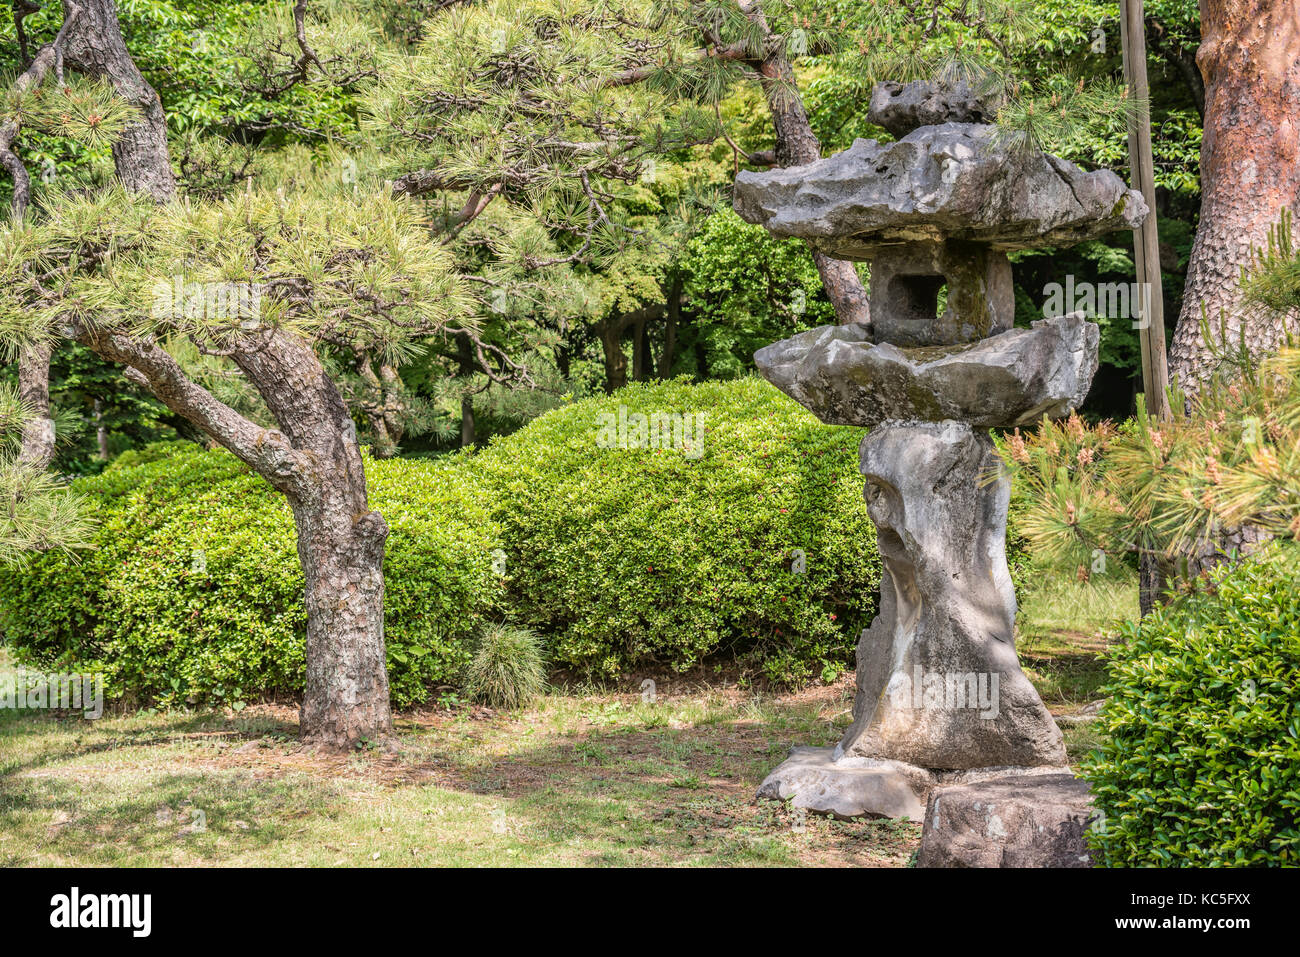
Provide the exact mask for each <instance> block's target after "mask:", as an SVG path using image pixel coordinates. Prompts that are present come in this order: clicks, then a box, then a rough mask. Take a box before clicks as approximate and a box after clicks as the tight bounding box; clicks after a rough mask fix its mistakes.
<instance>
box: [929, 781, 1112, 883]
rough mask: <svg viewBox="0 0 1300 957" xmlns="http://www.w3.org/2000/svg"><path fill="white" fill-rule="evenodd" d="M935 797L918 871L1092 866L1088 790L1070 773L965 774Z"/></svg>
mask: <svg viewBox="0 0 1300 957" xmlns="http://www.w3.org/2000/svg"><path fill="white" fill-rule="evenodd" d="M961 781H962V783H953V784H947V785H944V786H940V787H936V788H935V789H934V790H932V791H931V792H930V800H929V804H928V805H927V807H926V811H925V826H924V828H923V830H922V832H921V850H920V853H919V854H918V855H917V859H916V866H917V867H1090V866H1091V865H1092V857H1091V855H1090V854H1089V852H1088V848H1087V844H1086V842H1085V841H1084V834H1085V833H1086V831H1087V827H1088V823H1089V820H1090V818H1091V816H1092V795H1091V794H1090V793H1089V791H1088V784H1087V782H1085V781H1081V780H1079V779H1078V778H1076V777H1075V776H1074V775H1073V774H1070V773H1069V772H1068V771H1061V770H1054V771H1050V772H1040V773H1029V774H1026V773H1013V774H1006V773H1003V774H1000V775H997V776H993V777H985V776H983V775H979V774H976V775H973V776H966V777H964V778H963V779H961Z"/></svg>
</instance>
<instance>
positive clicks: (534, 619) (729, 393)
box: [476, 378, 880, 682]
mask: <svg viewBox="0 0 1300 957" xmlns="http://www.w3.org/2000/svg"><path fill="white" fill-rule="evenodd" d="M620 407H626V408H625V409H624V410H623V411H624V412H625V413H626V415H628V416H629V417H630V416H632V415H635V414H645V415H649V414H652V413H661V414H683V415H686V414H689V415H694V416H698V418H696V419H694V420H692V424H693V425H694V426H695V428H696V429H697V430H699V429H702V432H699V431H693V432H691V433H690V435H689V436H684V437H689V438H692V439H695V440H696V441H699V442H701V443H702V444H700V445H696V446H690V447H688V448H686V449H683V448H681V447H672V448H659V449H654V448H637V447H628V448H623V447H617V446H618V441H619V440H618V439H617V437H614V436H611V435H610V434H609V433H608V432H605V433H603V434H602V428H608V427H609V426H610V425H611V418H610V417H612V422H613V423H617V421H618V416H619V415H620ZM602 416H607V417H606V418H602ZM629 422H631V423H635V420H633V419H631V418H629ZM631 431H632V432H633V433H634V426H633V430H631ZM860 437H861V431H860V430H857V429H851V428H828V427H826V426H824V425H822V424H820V423H819V422H818V421H817V420H816V419H815V418H814V417H813V416H812V415H810V414H809V413H808V412H806V411H804V410H803V409H801V408H800V407H799V406H797V405H796V404H795V403H794V402H793V401H791V400H790V399H787V398H786V397H784V396H783V395H781V394H780V393H779V392H777V391H776V390H775V389H773V388H772V387H771V386H769V385H767V384H766V383H764V382H762V381H761V380H758V379H754V378H746V379H740V380H736V381H732V382H727V383H705V384H702V385H697V386H690V385H687V384H686V383H684V382H682V381H680V380H678V381H673V382H668V383H663V384H658V385H643V384H637V385H633V386H630V387H629V388H627V389H624V390H621V391H619V392H618V393H616V394H615V395H613V396H609V397H599V398H592V399H586V400H583V401H581V402H576V403H574V404H572V405H570V406H567V407H564V408H561V409H557V410H555V411H553V412H549V413H547V414H546V415H543V416H542V417H541V418H539V419H536V420H535V421H534V422H532V423H531V424H530V425H529V426H528V427H526V428H524V429H522V430H521V431H519V432H516V433H515V434H513V435H511V436H507V437H505V438H500V439H497V440H496V441H495V442H494V443H493V444H492V445H491V446H490V447H489V448H488V449H487V450H485V451H484V452H482V453H480V455H479V457H478V459H477V460H476V465H477V467H478V469H480V470H481V472H482V474H483V477H484V481H485V483H486V484H488V485H489V486H490V487H491V488H492V490H493V501H494V508H495V510H496V517H497V519H498V521H499V522H500V523H501V525H502V529H503V532H502V542H503V546H502V547H503V549H504V551H505V553H506V561H505V570H506V577H507V580H508V588H509V596H510V598H509V601H510V605H511V609H512V614H513V616H514V618H515V619H516V620H519V621H521V622H526V623H527V624H530V625H532V626H534V627H536V628H538V629H539V630H541V631H543V632H544V633H546V634H547V635H548V636H550V638H551V641H552V645H551V655H552V658H553V660H555V661H556V662H558V663H563V664H568V665H571V666H574V667H576V668H579V669H581V670H584V671H588V672H591V673H595V674H600V675H616V674H620V673H623V672H626V671H628V670H629V669H632V668H645V667H650V666H658V667H663V668H672V669H676V670H679V671H680V670H685V669H687V668H689V667H691V666H692V665H695V664H698V663H699V662H701V661H703V660H704V659H706V658H708V657H709V656H712V655H730V656H734V657H736V658H740V659H743V660H745V661H747V662H748V663H749V664H751V665H753V666H756V667H760V668H761V669H762V670H763V672H764V673H765V674H766V675H767V676H768V677H770V678H772V679H776V680H781V681H790V682H798V681H803V680H806V679H807V678H809V677H814V676H817V677H822V678H833V677H834V676H835V675H836V674H838V673H839V672H840V671H841V670H843V668H844V667H845V666H846V665H847V664H848V663H849V662H850V661H851V660H852V654H853V648H854V644H855V642H856V639H857V635H858V632H859V630H860V629H861V628H863V627H864V626H865V625H866V624H867V622H868V621H869V619H870V617H871V615H872V614H873V612H874V603H875V597H876V593H877V588H878V585H879V574H880V572H879V561H878V558H877V555H876V551H875V531H874V529H873V527H872V525H871V522H870V520H869V518H868V517H867V513H866V506H865V504H864V503H863V501H862V480H861V478H860V477H859V475H858V472H857V466H856V463H857V455H856V453H857V446H858V441H859V439H860ZM611 438H612V439H613V442H612V443H610V442H609V440H610V439H611ZM628 438H629V442H628V444H629V445H632V444H633V441H634V439H633V435H632V434H629V437H628ZM602 441H604V442H605V443H606V444H614V445H615V446H616V447H605V448H602V447H601V445H600V444H599V443H600V442H602ZM797 550H802V555H803V557H804V561H806V572H804V573H799V572H797V571H795V570H794V569H795V568H796V566H797V565H798V563H799V561H800V552H799V551H797Z"/></svg>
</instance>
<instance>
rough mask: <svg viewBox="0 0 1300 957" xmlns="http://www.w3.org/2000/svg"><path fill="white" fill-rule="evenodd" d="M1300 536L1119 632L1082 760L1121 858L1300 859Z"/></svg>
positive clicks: (1111, 859)
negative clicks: (1088, 751) (1094, 735)
mask: <svg viewBox="0 0 1300 957" xmlns="http://www.w3.org/2000/svg"><path fill="white" fill-rule="evenodd" d="M1297 578H1300V548H1297V547H1296V546H1295V545H1285V546H1284V545H1281V544H1274V545H1273V546H1271V547H1270V548H1269V549H1267V550H1266V551H1264V552H1262V553H1260V554H1259V555H1258V556H1256V557H1253V558H1251V559H1248V560H1246V561H1243V562H1241V563H1239V564H1238V565H1236V566H1235V567H1233V568H1231V569H1226V570H1220V571H1219V572H1217V573H1216V574H1215V577H1214V579H1213V583H1212V585H1211V586H1210V587H1209V588H1207V589H1206V590H1204V591H1201V592H1198V593H1197V594H1194V595H1192V596H1189V597H1187V598H1184V599H1181V600H1179V601H1178V602H1176V603H1175V604H1173V605H1171V606H1168V607H1166V608H1161V609H1157V610H1156V611H1154V612H1153V613H1152V614H1150V615H1148V616H1147V617H1146V618H1144V619H1143V620H1142V621H1141V622H1137V623H1132V624H1129V625H1127V626H1125V628H1124V629H1123V630H1122V631H1121V633H1120V637H1121V639H1122V640H1123V641H1124V644H1120V645H1117V646H1115V647H1114V650H1113V651H1112V652H1111V654H1110V665H1109V667H1110V682H1109V684H1108V685H1107V687H1106V688H1105V689H1104V692H1105V693H1106V694H1108V695H1109V696H1110V700H1109V702H1108V703H1107V704H1106V706H1105V707H1104V709H1103V710H1102V714H1101V719H1100V721H1099V727H1100V730H1101V732H1102V734H1103V735H1104V742H1103V744H1102V746H1101V748H1100V750H1099V751H1097V752H1096V753H1095V754H1094V755H1093V756H1092V757H1091V758H1090V759H1089V760H1088V761H1086V762H1085V763H1084V773H1085V775H1086V776H1087V777H1088V778H1089V780H1090V781H1091V782H1092V791H1093V794H1094V795H1095V799H1096V807H1097V809H1098V810H1100V811H1101V812H1102V813H1103V815H1104V816H1103V817H1102V818H1101V823H1100V825H1099V826H1097V827H1096V828H1095V830H1094V833H1093V837H1092V840H1093V842H1094V846H1095V848H1096V849H1097V851H1098V852H1099V855H1100V860H1101V861H1102V862H1103V863H1105V864H1107V865H1111V866H1159V867H1169V866H1187V867H1213V866H1251V865H1255V866H1258V865H1288V866H1294V865H1296V864H1297V863H1300V590H1297V588H1296V585H1295V583H1296V580H1297Z"/></svg>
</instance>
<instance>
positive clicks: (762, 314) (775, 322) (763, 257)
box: [681, 209, 835, 378]
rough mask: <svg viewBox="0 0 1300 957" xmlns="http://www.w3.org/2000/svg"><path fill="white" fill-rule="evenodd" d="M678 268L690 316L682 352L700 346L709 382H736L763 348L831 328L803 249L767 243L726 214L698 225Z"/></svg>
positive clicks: (830, 313)
mask: <svg viewBox="0 0 1300 957" xmlns="http://www.w3.org/2000/svg"><path fill="white" fill-rule="evenodd" d="M681 268H682V269H683V271H684V272H685V273H686V277H687V278H686V282H685V284H684V291H685V293H686V295H687V296H688V297H689V298H690V301H691V307H692V310H693V311H694V314H695V319H694V322H693V323H692V326H691V328H689V329H688V330H685V331H684V334H683V338H682V350H683V352H684V353H685V354H686V355H691V354H692V352H693V350H692V348H691V347H692V346H693V345H694V344H695V343H696V342H700V343H701V344H702V345H703V347H704V351H705V361H706V363H707V366H708V372H709V374H710V375H712V376H715V377H717V378H734V377H736V376H739V375H743V374H744V373H745V372H746V371H747V370H748V369H749V368H751V367H752V364H753V359H752V356H753V354H754V352H755V350H757V349H759V348H761V347H763V346H765V345H767V344H768V343H770V342H775V341H776V340H778V339H784V338H786V337H787V336H791V335H793V334H794V333H796V332H799V331H802V330H804V329H811V328H813V327H814V326H820V325H825V324H827V323H833V322H834V321H835V310H834V307H832V306H831V303H830V300H828V299H827V298H826V293H825V291H824V290H823V288H822V284H821V277H820V276H819V275H818V273H817V267H816V265H815V264H814V263H813V260H812V256H811V255H810V254H809V252H808V247H807V246H806V245H805V244H804V243H802V242H797V241H791V240H785V241H782V240H778V239H774V238H772V236H771V235H770V234H769V233H768V232H767V230H766V229H764V228H763V227H762V226H754V225H751V224H750V223H746V222H745V221H744V220H742V219H741V218H740V217H739V216H737V215H736V213H735V212H734V211H733V210H731V209H723V210H721V211H719V212H717V213H715V214H714V215H712V216H710V217H709V218H708V219H707V220H706V221H705V223H704V226H703V228H702V229H701V230H700V232H699V234H698V235H697V236H695V237H694V238H693V239H692V240H691V241H690V242H689V243H688V244H687V248H686V256H685V258H684V260H683V262H682V263H681Z"/></svg>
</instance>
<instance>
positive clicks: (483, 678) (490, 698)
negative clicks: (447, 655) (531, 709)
mask: <svg viewBox="0 0 1300 957" xmlns="http://www.w3.org/2000/svg"><path fill="white" fill-rule="evenodd" d="M545 684H546V661H545V655H544V651H543V646H542V639H541V636H539V635H538V634H537V633H536V632H534V631H532V630H530V629H528V628H515V627H514V626H512V625H505V624H501V623H499V622H491V623H489V624H487V625H485V626H484V628H483V632H482V634H480V635H479V638H478V644H477V646H476V647H475V649H474V656H473V657H472V658H471V659H470V662H469V664H468V665H467V666H466V667H465V691H466V693H468V694H469V696H470V697H471V698H473V699H474V700H476V701H481V702H483V703H484V704H488V705H491V706H492V707H494V708H507V709H509V708H519V707H523V706H524V705H526V704H528V703H529V702H530V701H532V700H533V699H534V698H536V697H537V696H538V695H539V694H541V691H542V688H543V687H544V686H545Z"/></svg>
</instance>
